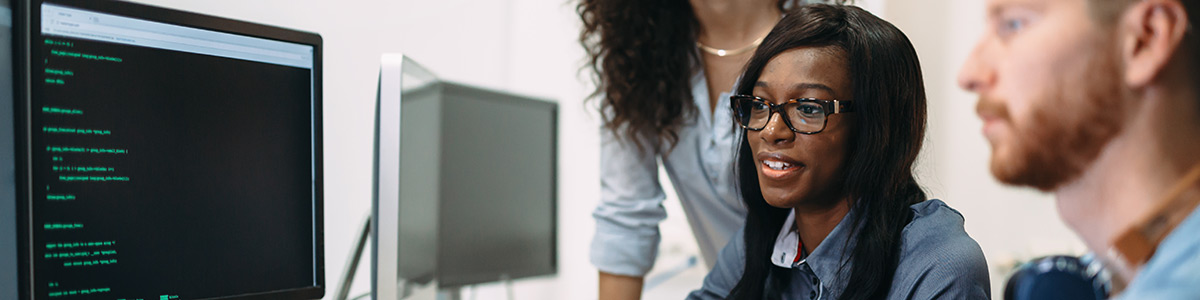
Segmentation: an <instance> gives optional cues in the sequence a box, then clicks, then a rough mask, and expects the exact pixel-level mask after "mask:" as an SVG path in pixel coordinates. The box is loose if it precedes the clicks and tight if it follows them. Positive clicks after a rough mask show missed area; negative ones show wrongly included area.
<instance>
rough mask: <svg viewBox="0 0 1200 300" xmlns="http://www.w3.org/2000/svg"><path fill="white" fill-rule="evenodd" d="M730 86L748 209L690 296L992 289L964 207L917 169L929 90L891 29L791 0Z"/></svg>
mask: <svg viewBox="0 0 1200 300" xmlns="http://www.w3.org/2000/svg"><path fill="white" fill-rule="evenodd" d="M737 87H738V88H737V91H736V92H737V93H736V95H734V96H732V97H731V103H730V105H731V107H732V108H733V112H734V113H733V114H734V115H735V119H736V121H737V122H738V124H739V125H741V127H742V128H743V129H744V134H743V135H742V136H743V138H742V139H741V142H740V147H739V150H738V153H737V159H736V160H737V167H736V169H737V177H738V187H739V188H740V192H741V196H742V199H743V201H744V202H745V204H746V206H747V207H748V210H749V212H748V215H747V217H746V224H745V227H744V228H743V229H742V231H741V232H739V233H738V235H737V236H736V237H735V238H734V239H735V240H733V241H730V242H729V244H728V245H727V246H726V247H725V248H724V250H722V251H721V254H720V257H719V258H718V262H717V265H716V266H715V267H714V269H713V270H712V271H711V272H710V273H709V275H708V277H707V278H705V281H704V286H703V288H702V289H700V290H698V291H695V292H693V293H692V294H691V297H690V298H696V299H713V298H721V299H724V298H730V299H934V298H944V299H987V298H988V297H989V295H990V288H989V283H988V273H987V263H986V261H985V260H984V257H983V252H982V250H980V248H979V245H978V244H977V243H976V242H975V241H974V240H973V239H972V238H971V237H970V236H968V235H967V234H966V232H965V231H964V230H963V217H962V215H960V214H959V213H958V212H957V211H955V210H953V209H951V208H950V207H949V206H947V205H946V204H945V203H943V202H942V201H940V200H928V201H926V196H925V193H924V192H923V191H922V189H921V187H920V186H919V185H918V184H917V182H916V180H915V179H914V177H913V172H912V168H913V163H914V162H915V161H916V159H917V154H918V153H919V151H920V149H921V143H922V140H923V139H924V136H925V119H926V117H925V108H926V103H925V91H924V87H923V83H922V79H921V69H920V64H919V62H918V61H917V54H916V51H915V50H914V49H913V46H912V44H911V43H910V42H909V40H908V38H907V37H905V35H904V34H903V33H902V32H900V30H898V29H896V28H895V27H894V26H892V25H891V24H889V23H887V22H886V21H883V20H881V19H879V18H878V17H875V16H874V15H871V14H870V13H868V12H866V11H864V10H862V9H860V8H857V7H852V6H839V5H808V6H803V7H800V8H799V9H798V11H794V12H793V13H790V14H788V16H787V17H785V18H784V19H783V20H781V21H780V22H779V24H778V25H776V26H775V28H774V29H773V30H772V31H771V33H770V34H768V35H767V37H766V39H765V40H764V41H763V44H762V45H761V46H760V47H759V49H758V50H757V52H755V54H754V56H753V57H752V58H751V59H750V61H749V63H748V64H747V66H746V71H745V73H744V74H743V75H742V77H741V79H740V80H739V82H738V84H737Z"/></svg>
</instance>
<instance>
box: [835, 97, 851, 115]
mask: <svg viewBox="0 0 1200 300" xmlns="http://www.w3.org/2000/svg"><path fill="white" fill-rule="evenodd" d="M851 104H854V102H845V101H838V100H833V113H835V114H838V113H843V112H854V106H853V105H851Z"/></svg>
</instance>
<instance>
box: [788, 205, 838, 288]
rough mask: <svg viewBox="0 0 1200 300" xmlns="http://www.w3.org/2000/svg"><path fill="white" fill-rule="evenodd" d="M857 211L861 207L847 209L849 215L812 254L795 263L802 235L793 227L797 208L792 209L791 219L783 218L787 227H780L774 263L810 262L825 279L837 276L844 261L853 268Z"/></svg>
mask: <svg viewBox="0 0 1200 300" xmlns="http://www.w3.org/2000/svg"><path fill="white" fill-rule="evenodd" d="M856 211H857V209H855V208H853V207H852V208H851V209H850V212H848V213H846V216H844V217H842V220H841V221H839V222H838V225H837V227H834V228H833V231H831V232H829V235H828V236H826V237H825V240H823V241H821V244H820V245H818V246H817V248H816V249H813V251H812V253H809V254H808V257H806V258H804V259H801V260H800V262H799V263H795V264H793V263H792V262H793V261H795V259H796V255H798V254H799V253H797V246H798V245H799V243H800V235H799V234H798V233H796V231H795V230H793V229H794V226H793V224H795V222H796V211H795V210H792V211H791V212H789V213H788V216H787V220H785V221H784V222H783V228H780V229H779V235H778V237H776V238H775V251H774V253H772V255H771V257H770V259H771V263H772V264H774V265H776V266H778V267H782V268H789V269H791V268H796V267H800V266H801V265H808V267H809V268H811V269H812V271H813V274H815V275H817V278H820V279H821V281H824V282H831V281H830V280H834V279H837V278H838V276H839V274H838V273H839V271H840V270H842V269H843V265H845V268H844V269H845V270H849V269H850V265H851V262H850V261H849V259H850V251H853V250H854V241H852V240H850V234H851V231H852V230H851V226H853V224H851V223H853V220H854V216H855V215H856ZM843 261H844V262H843ZM842 275H846V274H842ZM838 281H840V280H838ZM835 282H836V281H835Z"/></svg>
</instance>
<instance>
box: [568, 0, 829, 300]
mask: <svg viewBox="0 0 1200 300" xmlns="http://www.w3.org/2000/svg"><path fill="white" fill-rule="evenodd" d="M800 2H801V1H800V0H686V1H685V0H581V2H580V3H579V5H578V7H577V11H578V13H579V16H580V18H581V19H582V20H583V32H582V33H581V34H580V37H579V40H580V43H581V44H582V45H583V46H584V48H585V50H586V51H587V53H588V55H589V58H590V59H589V66H590V68H591V69H592V71H594V73H593V75H594V76H593V78H594V79H595V81H596V83H597V87H596V90H595V93H594V94H593V99H597V100H599V101H600V114H601V117H602V118H603V121H604V126H603V128H602V133H601V134H602V137H601V143H602V149H601V158H600V161H601V167H600V170H601V171H600V172H601V174H600V178H601V196H600V198H601V199H600V200H601V203H600V204H599V205H598V207H597V208H596V210H595V212H594V213H593V216H594V217H595V219H596V233H595V236H594V238H593V240H592V246H591V261H592V263H593V264H594V265H595V266H596V267H597V268H598V269H599V270H600V277H599V279H600V280H599V282H600V283H599V284H600V299H602V300H604V299H636V298H639V297H640V294H641V290H642V277H643V276H644V275H645V274H646V272H647V271H649V270H650V268H651V267H652V266H653V265H654V261H655V257H656V255H657V249H658V243H659V240H660V236H659V232H658V224H659V223H660V222H661V221H662V220H663V219H664V218H666V211H665V210H664V209H663V206H662V201H663V200H664V199H665V198H666V197H665V195H664V193H663V190H662V186H661V185H660V184H659V178H658V168H659V166H660V165H661V166H662V167H664V168H665V169H666V171H667V175H668V176H669V177H670V181H671V183H672V185H673V187H674V188H675V191H676V192H677V194H678V196H679V199H680V201H681V204H682V206H683V208H684V211H685V212H686V214H687V219H688V223H689V224H690V225H691V228H692V232H693V234H694V235H695V238H696V241H697V245H698V246H699V248H700V254H701V257H702V258H703V260H704V262H705V263H706V264H707V265H709V266H711V265H713V263H714V262H715V260H716V256H717V251H718V250H719V249H721V247H724V245H725V243H726V242H728V241H729V239H730V237H732V236H733V234H734V233H735V232H736V231H737V229H738V228H740V227H741V226H742V223H743V220H744V218H745V217H744V216H745V213H746V208H745V207H743V206H742V204H741V202H740V199H739V197H738V195H737V193H736V191H735V188H734V174H733V171H732V165H733V161H732V158H733V156H734V155H733V151H734V149H735V147H734V142H735V141H736V139H737V135H738V131H737V130H735V129H736V125H735V124H734V123H733V121H732V119H731V116H730V114H729V111H728V110H727V109H723V108H724V107H728V103H727V101H728V98H729V97H728V96H729V91H730V90H731V89H732V87H733V84H734V80H735V79H736V78H737V77H738V75H739V74H740V72H741V70H742V67H743V65H744V64H745V63H746V61H747V59H749V58H750V54H751V53H752V52H753V50H754V49H755V48H757V46H758V44H759V43H760V42H761V40H762V38H763V37H764V36H765V35H766V34H767V32H768V31H770V29H771V27H773V26H774V25H775V23H776V22H777V21H778V20H779V19H780V18H781V17H782V16H783V14H784V12H785V8H788V7H793V6H796V5H798V4H800ZM837 2H842V1H837Z"/></svg>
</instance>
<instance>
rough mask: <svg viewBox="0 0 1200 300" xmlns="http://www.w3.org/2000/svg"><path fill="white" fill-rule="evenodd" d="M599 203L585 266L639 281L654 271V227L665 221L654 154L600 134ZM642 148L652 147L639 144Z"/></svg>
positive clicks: (656, 234)
mask: <svg viewBox="0 0 1200 300" xmlns="http://www.w3.org/2000/svg"><path fill="white" fill-rule="evenodd" d="M601 130H602V132H601V140H600V143H601V145H600V147H601V149H600V204H599V205H598V206H597V207H596V210H595V211H594V212H593V213H592V216H593V217H594V218H595V219H596V234H595V235H594V236H593V237H592V245H591V262H592V264H593V265H595V266H596V268H597V269H599V270H600V271H602V272H605V273H610V274H617V275H626V276H635V277H641V276H644V275H646V272H648V271H650V268H651V267H653V266H654V260H655V258H656V257H657V255H658V243H659V240H660V236H659V232H658V224H659V223H660V222H662V221H663V219H665V218H666V217H667V212H666V210H665V209H664V208H663V206H662V202H663V200H664V199H666V195H665V194H663V190H662V185H661V184H660V183H659V181H658V154H657V152H656V151H653V148H648V149H650V150H649V151H639V150H638V148H637V146H636V145H634V144H633V142H631V141H630V140H621V139H620V138H619V137H617V136H616V135H615V134H614V132H613V131H611V130H609V129H607V128H604V129H601ZM642 144H643V145H647V146H649V145H652V144H653V143H650V142H648V141H643V143H642Z"/></svg>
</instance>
